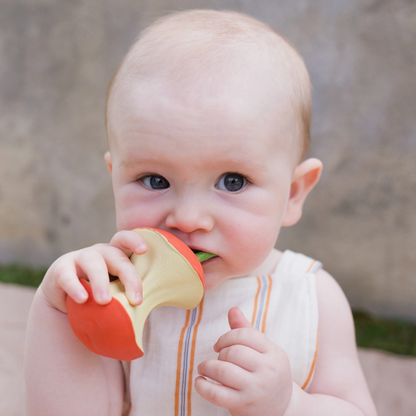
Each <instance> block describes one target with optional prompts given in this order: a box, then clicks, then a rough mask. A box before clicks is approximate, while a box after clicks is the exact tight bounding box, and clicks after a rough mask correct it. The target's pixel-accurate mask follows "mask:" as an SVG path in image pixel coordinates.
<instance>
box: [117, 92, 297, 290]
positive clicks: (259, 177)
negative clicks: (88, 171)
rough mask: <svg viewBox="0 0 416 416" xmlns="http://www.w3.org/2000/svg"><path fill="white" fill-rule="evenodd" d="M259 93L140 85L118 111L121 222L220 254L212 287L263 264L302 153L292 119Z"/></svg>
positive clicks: (207, 265) (207, 267)
mask: <svg viewBox="0 0 416 416" xmlns="http://www.w3.org/2000/svg"><path fill="white" fill-rule="evenodd" d="M138 91H140V94H138V93H137V94H136V92H138ZM257 95H258V92H257V91H249V90H247V89H246V90H245V91H243V92H239V93H238V94H234V93H233V94H232V95H230V94H228V93H223V92H221V93H219V94H211V95H210V96H209V97H206V98H205V99H204V100H201V96H200V95H198V94H195V95H189V94H187V95H185V96H183V95H182V96H181V94H180V93H178V92H177V91H176V92H175V91H173V90H172V91H169V90H168V89H167V88H158V87H156V86H152V87H149V86H144V85H142V86H140V89H139V86H135V87H132V88H131V90H130V93H129V94H128V96H127V97H124V99H123V100H122V103H123V104H122V106H123V108H121V107H120V108H119V109H118V111H117V112H116V114H114V115H113V116H112V124H111V126H112V127H111V134H112V136H113V137H111V139H110V142H111V165H112V178H113V187H114V195H115V202H116V213H117V227H118V229H119V230H130V229H134V228H137V227H144V226H147V227H155V228H159V229H163V230H166V231H169V232H171V233H172V234H174V235H175V236H177V237H178V238H180V239H181V240H182V241H184V242H185V243H186V244H187V245H188V246H190V247H191V248H193V249H197V250H201V251H206V252H209V253H215V254H217V257H214V258H211V259H209V260H207V261H205V262H203V269H204V273H205V279H206V289H207V290H208V289H210V288H212V287H214V286H215V285H217V284H218V283H220V282H221V281H222V280H224V279H227V278H231V277H236V276H246V275H251V273H252V272H253V271H254V270H257V269H259V267H260V270H261V266H262V264H263V263H265V262H266V259H267V258H268V257H269V255H270V253H271V251H272V250H273V246H274V244H275V241H276V239H277V236H278V233H279V229H280V227H281V224H282V221H283V219H284V215H285V210H286V205H287V201H288V197H289V192H290V185H291V178H292V174H293V170H294V167H295V164H296V159H297V151H296V148H295V146H294V145H293V144H288V142H289V140H287V137H288V135H289V134H291V131H290V127H289V126H290V124H291V116H290V115H289V113H287V112H286V111H285V108H286V106H284V105H282V106H281V107H282V108H280V109H279V108H278V106H276V105H274V106H270V105H266V104H265V105H254V104H253V103H256V100H258V99H259V97H258V96H257ZM231 96H232V98H231ZM137 97H138V98H137ZM253 100H254V101H253ZM276 110H278V112H276ZM279 118H280V120H279ZM271 272H273V270H265V271H264V273H271Z"/></svg>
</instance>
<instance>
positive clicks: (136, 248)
mask: <svg viewBox="0 0 416 416" xmlns="http://www.w3.org/2000/svg"><path fill="white" fill-rule="evenodd" d="M110 246H113V247H116V248H118V249H119V250H121V251H123V252H124V254H125V255H126V256H127V257H130V256H131V255H132V254H133V253H136V254H144V253H146V251H147V244H146V242H145V241H144V239H143V237H142V236H141V235H140V234H138V233H136V232H135V231H127V230H124V231H119V232H118V233H116V234H115V235H114V237H113V238H112V239H111V241H110Z"/></svg>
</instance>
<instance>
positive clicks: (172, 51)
mask: <svg viewBox="0 0 416 416" xmlns="http://www.w3.org/2000/svg"><path fill="white" fill-rule="evenodd" d="M310 95H311V88H310V82H309V77H308V74H307V71H306V68H305V66H304V63H303V61H302V59H301V58H300V57H299V55H298V54H297V52H296V51H295V50H294V49H293V47H292V46H291V45H289V44H288V43H287V42H286V41H285V40H284V39H283V38H282V37H280V36H279V35H277V34H276V33H275V32H273V31H272V30H271V29H270V28H269V27H267V26H266V25H264V24H262V23H260V22H258V21H256V20H254V19H252V18H250V17H248V16H244V15H241V14H238V13H235V12H217V11H208V10H205V11H203V10H199V11H198V10H196V11H187V12H181V13H176V14H172V15H170V16H168V17H165V18H163V19H160V20H158V21H157V22H156V23H154V24H153V25H152V26H151V27H150V28H148V29H147V30H146V31H145V32H144V33H143V34H142V36H141V37H140V38H139V40H138V41H137V42H136V43H135V44H134V45H133V47H132V48H131V49H130V51H129V52H128V54H127V56H126V58H125V59H124V61H123V62H122V64H121V66H120V67H119V69H118V70H117V72H116V74H115V76H114V77H113V80H112V81H111V84H110V87H109V90H108V97H107V100H108V101H107V120H106V123H107V132H108V139H109V147H110V151H109V152H108V153H107V154H106V155H105V160H106V163H107V166H108V169H109V171H110V173H111V176H112V181H113V189H114V197H115V203H116V213H117V228H118V230H119V231H118V232H117V234H115V236H114V237H113V239H112V240H111V242H110V243H109V244H97V245H95V246H92V247H89V248H86V249H83V250H79V251H75V252H72V253H69V254H66V255H64V256H62V257H61V258H59V259H58V260H57V261H56V262H55V263H54V264H53V265H52V266H51V267H50V269H49V270H48V272H47V274H46V275H45V278H44V280H43V282H42V284H41V286H40V288H39V290H38V291H37V294H36V297H35V300H34V303H33V307H32V310H31V315H30V319H29V324H28V330H27V348H26V359H25V365H26V392H27V411H28V415H29V416H30V415H42V416H45V415H54V416H55V415H59V416H64V415H70V416H74V415H76V416H82V415H88V416H92V415H98V416H104V415H109V416H112V415H114V416H115V415H117V416H120V415H122V414H129V415H131V416H135V415H152V416H153V415H164V416H165V415H172V416H179V415H180V416H185V415H188V416H190V415H191V414H193V415H195V416H202V415H210V416H214V415H228V414H231V415H234V416H237V415H238V416H249V415H250V416H268V415H270V416H272V415H273V416H281V415H285V416H291V415H296V416H301V415H319V416H324V415H331V416H333V415H337V416H343V415H349V416H353V415H354V416H355V415H356V416H358V415H366V416H373V415H376V411H375V408H374V405H373V402H372V400H371V398H370V395H369V392H368V389H367V386H366V382H365V380H364V377H363V374H362V371H361V368H360V364H359V361H358V358H357V351H356V346H355V337H354V325H353V321H352V317H351V312H350V309H349V306H348V303H347V301H346V299H345V296H344V295H343V293H342V291H341V289H340V288H339V286H338V285H337V283H336V282H335V281H334V279H333V278H332V277H331V276H330V275H328V273H326V272H325V271H324V270H322V268H321V267H320V263H319V262H314V261H313V260H312V259H309V258H308V257H306V256H303V255H301V254H295V253H293V252H291V251H285V252H284V253H281V252H279V251H277V250H276V249H275V248H274V244H275V242H276V239H277V237H278V234H279V230H280V227H282V226H291V225H293V224H295V223H296V222H297V221H298V220H299V219H300V217H301V214H302V207H303V204H304V202H305V199H306V197H307V195H308V193H309V192H310V191H311V190H312V189H313V187H314V186H315V184H316V183H317V182H318V180H319V176H320V173H321V169H322V165H321V162H320V161H319V160H317V159H306V160H304V158H303V157H304V154H305V152H306V150H307V148H308V142H309V124H310V106H311V102H310V101H311V97H310ZM146 226H147V227H154V228H159V229H163V230H167V231H169V232H170V233H172V234H174V235H175V236H177V237H178V238H179V239H181V240H182V241H183V242H185V243H186V244H187V245H188V246H190V247H191V248H192V249H195V250H201V251H205V252H209V253H215V254H216V255H217V256H216V257H213V258H211V259H209V260H206V261H204V262H203V263H202V266H203V270H204V274H205V283H206V286H205V288H206V294H205V297H204V300H203V302H202V303H201V304H200V306H199V307H198V308H196V309H194V310H192V311H185V310H182V309H179V308H168V307H165V308H158V309H156V310H154V311H153V312H152V313H151V315H150V317H149V319H148V322H147V324H146V326H145V332H144V350H145V355H144V357H142V358H140V359H138V360H135V361H133V362H131V363H125V362H123V363H122V362H119V361H116V360H113V359H109V358H104V357H101V356H98V355H95V354H93V353H92V352H90V351H89V350H87V349H86V348H85V347H84V345H83V344H81V342H80V341H79V340H78V339H77V338H76V337H75V336H74V334H73V332H72V330H71V328H70V326H69V324H68V318H67V315H66V306H65V305H66V297H67V296H70V297H72V298H73V299H74V300H75V301H76V302H78V303H83V302H85V301H86V299H87V293H86V291H85V290H84V288H83V286H82V285H81V283H80V281H79V278H83V279H88V280H89V281H90V283H91V287H92V292H93V296H94V299H95V300H96V301H97V302H98V303H100V304H107V303H108V302H109V301H110V292H109V278H108V275H109V274H111V275H115V276H119V278H120V280H121V281H122V283H123V284H124V286H125V289H126V294H127V297H128V299H129V301H130V303H131V304H132V305H138V304H140V303H141V301H142V294H141V281H140V276H138V274H137V271H136V269H135V268H134V266H133V265H132V264H131V262H130V261H129V256H130V255H131V254H132V253H136V254H138V255H140V254H143V253H145V252H146V250H147V246H146V244H145V242H144V241H143V239H142V238H141V237H140V235H138V234H136V233H135V232H133V231H131V230H133V229H134V228H137V227H146ZM227 314H228V315H227ZM318 315H319V325H318ZM318 340H319V348H318Z"/></svg>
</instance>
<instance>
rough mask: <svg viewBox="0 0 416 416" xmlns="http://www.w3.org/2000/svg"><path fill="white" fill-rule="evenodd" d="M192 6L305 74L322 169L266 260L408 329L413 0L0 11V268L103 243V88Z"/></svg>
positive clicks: (153, 3) (413, 291) (415, 68)
mask: <svg viewBox="0 0 416 416" xmlns="http://www.w3.org/2000/svg"><path fill="white" fill-rule="evenodd" d="M190 7H192V8H196V7H210V8H218V9H221V8H228V9H235V10H240V11H243V12H246V13H248V14H251V15H253V16H255V17H257V18H259V19H261V20H263V21H265V22H267V23H268V24H270V25H271V26H272V27H273V28H275V29H277V30H278V31H279V32H280V33H282V34H283V35H285V36H286V37H287V38H288V39H289V40H290V41H291V42H292V43H294V45H295V46H296V47H297V48H298V49H299V51H300V52H301V54H302V55H303V56H304V58H305V61H306V64H307V66H308V68H309V70H310V73H311V78H312V83H313V85H314V102H313V105H314V120H313V141H314V143H313V146H312V149H311V155H313V156H316V157H319V158H321V159H322V160H323V162H324V166H325V170H324V174H323V178H322V181H321V183H320V185H319V186H318V188H317V189H316V191H315V192H314V194H313V195H311V197H310V199H309V200H308V203H307V205H306V209H305V214H304V217H303V219H302V220H301V222H300V223H299V224H298V225H297V226H295V227H293V228H292V229H287V230H286V229H285V230H284V231H283V232H282V234H281V238H280V239H279V242H278V247H280V248H284V247H289V248H291V249H293V250H298V251H302V252H304V253H305V254H308V255H310V256H313V257H316V258H318V259H320V260H321V261H322V262H323V263H324V264H325V267H326V269H327V270H329V271H330V272H331V273H332V274H333V275H334V276H335V277H336V278H337V280H338V281H339V282H340V284H341V286H342V287H343V288H344V290H345V292H346V293H347V295H348V298H349V299H350V301H351V303H352V304H353V306H354V307H359V308H364V309H368V310H371V311H373V312H376V313H378V314H384V315H389V316H403V317H407V318H411V319H414V320H416V272H415V271H416V254H415V251H416V215H415V210H416V167H415V165H416V163H415V162H416V2H415V1H414V0H314V1H310V0H257V1H254V0H240V1H237V0H235V1H231V0H228V1H227V0H221V1H220V0H218V1H215V0H211V1H209V0H205V1H204V0H198V1H196V0H192V1H191V0H181V1H179V0H178V1H169V0H107V1H105V2H103V1H102V0H82V1H81V0H73V1H63V0H60V1H58V0H36V1H32V0H0V263H10V262H18V263H24V264H30V265H48V264H50V263H51V262H52V261H53V260H54V259H55V258H56V257H57V256H59V255H60V254H62V253H64V252H67V251H69V250H73V249H76V248H79V247H83V246H86V245H89V244H92V243H95V242H98V241H107V240H109V239H110V237H111V236H112V234H113V233H114V231H115V221H114V208H113V201H112V191H111V184H110V178H109V175H108V174H107V171H106V167H105V165H104V162H103V159H102V155H103V153H104V152H105V150H106V138H105V131H104V127H103V123H104V114H103V109H104V96H105V90H106V86H107V83H108V81H109V79H110V77H111V74H112V73H113V71H114V70H115V68H116V66H117V65H118V63H119V61H120V59H121V58H122V56H123V55H124V54H125V52H126V50H127V48H128V47H129V45H130V44H131V43H132V41H133V40H134V38H135V37H136V35H137V33H138V31H139V30H140V29H141V28H143V27H145V26H146V25H147V24H149V23H150V22H151V21H153V20H154V19H155V18H156V17H158V16H160V15H162V14H165V13H167V12H169V11H173V10H179V9H185V8H190Z"/></svg>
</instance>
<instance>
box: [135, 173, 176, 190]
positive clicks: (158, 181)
mask: <svg viewBox="0 0 416 416" xmlns="http://www.w3.org/2000/svg"><path fill="white" fill-rule="evenodd" d="M141 181H142V183H143V185H144V186H146V187H147V188H150V189H167V188H169V187H170V183H169V182H168V181H167V179H165V178H164V177H163V176H158V175H149V176H145V177H144V178H142V179H141Z"/></svg>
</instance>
